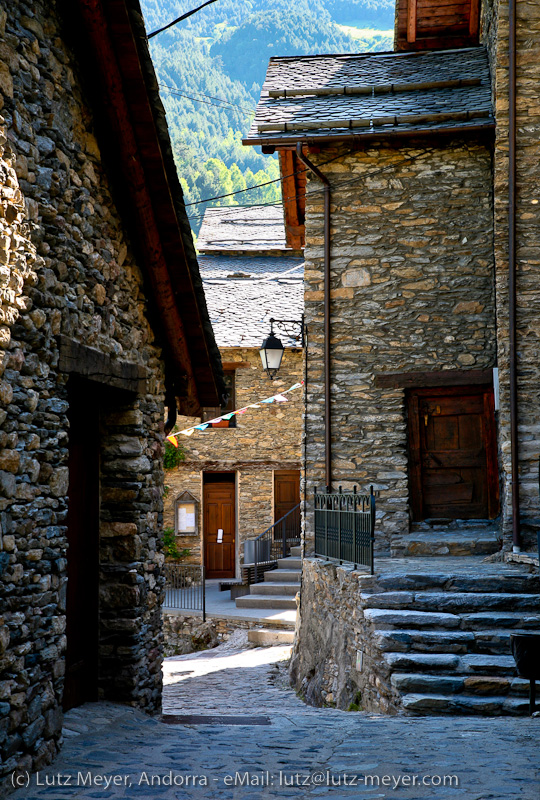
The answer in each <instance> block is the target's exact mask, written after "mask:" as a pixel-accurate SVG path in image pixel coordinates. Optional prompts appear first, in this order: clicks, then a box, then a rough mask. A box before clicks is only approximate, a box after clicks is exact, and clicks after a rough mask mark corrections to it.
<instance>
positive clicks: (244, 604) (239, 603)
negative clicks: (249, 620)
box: [236, 594, 296, 610]
mask: <svg viewBox="0 0 540 800" xmlns="http://www.w3.org/2000/svg"><path fill="white" fill-rule="evenodd" d="M236 607H237V608H276V609H277V608H291V609H293V610H296V599H295V598H294V597H293V596H292V595H279V594H272V595H263V594H258V595H252V594H247V595H244V597H237V598H236Z"/></svg>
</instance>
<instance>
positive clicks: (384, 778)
mask: <svg viewBox="0 0 540 800" xmlns="http://www.w3.org/2000/svg"><path fill="white" fill-rule="evenodd" d="M245 637H246V634H245V632H240V631H239V632H237V633H236V634H235V635H234V637H233V638H231V640H229V642H227V643H225V644H223V645H220V646H219V647H217V648H215V649H213V650H210V651H204V652H199V653H193V654H189V655H184V656H176V657H174V658H169V659H166V661H165V663H164V684H165V685H164V699H163V712H164V717H163V718H164V719H167V720H168V722H167V723H164V722H162V721H160V719H159V718H152V717H149V716H145V715H144V714H142V713H141V712H140V711H137V710H135V709H130V708H127V707H124V706H119V705H114V704H108V703H107V704H99V703H97V704H88V705H85V706H83V707H81V708H78V709H74V710H72V711H70V712H69V713H68V714H67V715H66V723H65V729H64V734H65V739H66V741H65V745H64V747H63V749H62V752H61V755H60V757H59V758H58V759H57V761H56V762H55V764H54V766H53V767H52V768H48V769H47V770H45V771H44V772H38V773H36V774H35V775H32V776H30V781H29V783H28V785H26V783H25V785H24V786H23V788H21V789H20V790H19V791H17V792H15V794H14V795H12V796H13V798H14V800H42V799H44V798H47V799H48V800H62V799H63V798H72V799H73V800H75V799H77V800H90V799H92V800H97V798H108V799H109V798H110V799H111V800H113V798H114V800H116V798H147V799H148V800H149V799H150V798H154V797H155V798H164V799H165V798H166V800H185V798H192V797H195V798H212V800H214V799H215V800H218V798H219V799H221V798H223V799H225V798H227V799H228V798H230V799H231V800H234V799H235V798H246V800H247V799H248V798H249V799H250V798H254V797H261V798H265V799H268V800H270V799H273V798H289V797H301V798H326V797H331V798H332V800H339V799H340V798H355V800H362V799H363V798H365V799H366V800H368V798H369V799H370V800H372V799H373V798H388V797H396V798H398V797H399V798H410V799H411V800H413V799H414V800H421V799H422V798H429V800H439V798H440V799H441V800H444V799H445V798H456V800H457V798H460V800H461V799H462V798H463V799H465V798H466V800H488V798H489V800H510V798H521V799H522V800H538V797H539V785H540V783H539V777H540V776H539V765H538V729H539V726H540V719H538V718H533V719H529V718H522V717H521V718H511V717H505V718H490V719H486V718H483V719H473V718H471V717H462V718H455V717H422V718H411V717H408V718H402V717H382V716H378V715H373V714H365V713H362V712H357V713H355V712H350V713H347V712H345V711H337V710H335V709H328V708H326V709H319V708H312V707H310V706H307V705H305V704H304V703H303V702H302V700H301V699H300V698H298V697H297V696H296V695H295V693H294V692H293V690H292V689H290V688H289V686H288V681H287V672H286V663H287V658H288V656H289V652H290V648H289V647H268V648H249V647H248V646H247V641H246V638H245ZM20 780H21V781H22V782H25V781H26V776H25V775H24V774H21V775H20Z"/></svg>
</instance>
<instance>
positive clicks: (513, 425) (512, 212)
mask: <svg viewBox="0 0 540 800" xmlns="http://www.w3.org/2000/svg"><path fill="white" fill-rule="evenodd" d="M508 323H509V328H510V332H509V333H510V342H509V354H508V355H509V369H510V445H511V470H512V543H513V549H514V552H519V551H520V549H521V535H520V528H519V454H518V421H517V415H518V396H517V365H516V0H509V5H508Z"/></svg>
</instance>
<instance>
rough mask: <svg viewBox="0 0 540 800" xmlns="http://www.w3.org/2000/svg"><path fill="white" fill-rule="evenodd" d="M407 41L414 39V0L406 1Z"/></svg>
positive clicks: (413, 40)
mask: <svg viewBox="0 0 540 800" xmlns="http://www.w3.org/2000/svg"><path fill="white" fill-rule="evenodd" d="M407 41H408V42H415V41H416V0H408V2H407Z"/></svg>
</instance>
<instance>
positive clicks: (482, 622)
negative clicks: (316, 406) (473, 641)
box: [461, 611, 540, 633]
mask: <svg viewBox="0 0 540 800" xmlns="http://www.w3.org/2000/svg"><path fill="white" fill-rule="evenodd" d="M461 627H462V628H464V629H466V630H473V631H474V630H485V629H486V628H511V629H516V628H524V629H525V630H527V631H528V632H529V633H531V632H534V633H540V613H538V612H535V611H478V612H476V613H474V614H462V615H461ZM511 632H512V631H511Z"/></svg>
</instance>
